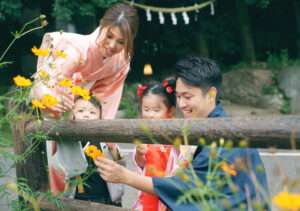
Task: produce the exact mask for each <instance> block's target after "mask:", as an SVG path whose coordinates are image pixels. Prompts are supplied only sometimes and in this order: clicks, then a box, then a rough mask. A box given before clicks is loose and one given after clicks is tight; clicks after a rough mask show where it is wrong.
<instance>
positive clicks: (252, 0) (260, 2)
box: [245, 0, 272, 8]
mask: <svg viewBox="0 0 300 211" xmlns="http://www.w3.org/2000/svg"><path fill="white" fill-rule="evenodd" d="M271 1H272V0H245V2H246V3H247V4H249V5H256V6H258V7H261V8H267V7H268V6H269V4H270V3H271Z"/></svg>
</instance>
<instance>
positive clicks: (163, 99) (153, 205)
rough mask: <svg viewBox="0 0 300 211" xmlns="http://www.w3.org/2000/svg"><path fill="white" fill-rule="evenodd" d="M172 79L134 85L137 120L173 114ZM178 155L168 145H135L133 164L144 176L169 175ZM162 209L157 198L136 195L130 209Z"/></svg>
mask: <svg viewBox="0 0 300 211" xmlns="http://www.w3.org/2000/svg"><path fill="white" fill-rule="evenodd" d="M174 87H175V80H173V79H170V80H164V81H163V83H157V82H156V83H150V84H146V85H139V86H138V93H137V94H138V96H139V97H140V99H141V101H140V105H141V117H142V118H145V119H169V118H172V117H173V114H174V111H175V102H176V97H175V88H174ZM180 156H181V155H180V154H179V152H178V150H176V149H175V147H173V146H172V145H160V144H139V145H138V146H137V147H136V152H135V153H134V156H133V157H134V163H135V164H136V167H137V169H138V172H139V173H140V174H143V175H145V176H150V177H154V176H159V177H164V176H172V175H174V174H175V172H174V171H175V170H176V168H177V167H178V162H179V160H180V158H179V157H180ZM165 209H166V208H165V206H164V205H163V204H162V203H161V202H160V201H159V198H158V197H157V196H154V195H151V194H148V193H145V192H140V194H139V198H138V201H137V202H136V204H135V205H134V207H133V210H138V211H161V210H165Z"/></svg>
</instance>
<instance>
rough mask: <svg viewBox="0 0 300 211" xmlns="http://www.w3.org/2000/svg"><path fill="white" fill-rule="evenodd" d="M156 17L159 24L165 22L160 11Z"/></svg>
mask: <svg viewBox="0 0 300 211" xmlns="http://www.w3.org/2000/svg"><path fill="white" fill-rule="evenodd" d="M158 18H159V23H160V24H164V23H165V17H164V15H163V13H162V12H159V13H158Z"/></svg>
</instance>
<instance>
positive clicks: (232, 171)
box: [221, 162, 237, 176]
mask: <svg viewBox="0 0 300 211" xmlns="http://www.w3.org/2000/svg"><path fill="white" fill-rule="evenodd" d="M221 169H222V170H223V171H224V172H226V173H227V174H229V175H231V176H236V175H237V172H236V170H235V167H234V165H228V164H227V163H226V162H222V163H221Z"/></svg>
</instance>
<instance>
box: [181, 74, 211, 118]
mask: <svg viewBox="0 0 300 211" xmlns="http://www.w3.org/2000/svg"><path fill="white" fill-rule="evenodd" d="M176 98H177V106H178V107H179V109H180V110H181V111H182V113H183V116H184V118H206V117H207V116H208V114H209V113H210V112H211V111H213V109H214V108H215V99H212V98H211V97H210V96H209V94H208V93H207V92H206V93H204V92H203V91H202V90H201V88H199V87H196V86H191V85H188V84H186V83H184V81H183V80H182V79H181V78H178V79H177V81H176Z"/></svg>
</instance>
